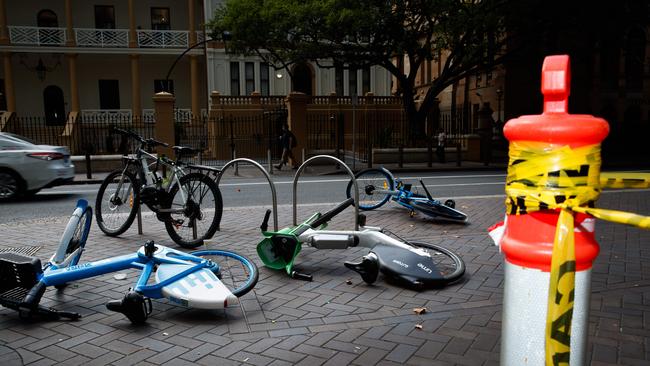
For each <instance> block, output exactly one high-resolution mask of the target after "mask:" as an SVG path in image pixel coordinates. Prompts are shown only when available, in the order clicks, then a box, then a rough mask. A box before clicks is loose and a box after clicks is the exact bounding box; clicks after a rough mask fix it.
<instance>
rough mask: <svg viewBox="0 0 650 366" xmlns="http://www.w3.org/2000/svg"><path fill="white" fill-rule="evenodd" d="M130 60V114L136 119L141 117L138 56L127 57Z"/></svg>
mask: <svg viewBox="0 0 650 366" xmlns="http://www.w3.org/2000/svg"><path fill="white" fill-rule="evenodd" d="M129 58H130V59H131V113H132V114H133V116H134V117H136V119H139V118H140V117H142V104H141V103H140V55H129Z"/></svg>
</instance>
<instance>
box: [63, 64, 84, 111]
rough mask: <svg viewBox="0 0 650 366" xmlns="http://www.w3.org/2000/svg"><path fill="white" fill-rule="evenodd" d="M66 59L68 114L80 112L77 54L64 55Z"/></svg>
mask: <svg viewBox="0 0 650 366" xmlns="http://www.w3.org/2000/svg"><path fill="white" fill-rule="evenodd" d="M65 56H66V58H67V59H68V74H69V75H70V112H80V111H81V108H80V107H79V84H78V83H77V54H76V53H66V55H65Z"/></svg>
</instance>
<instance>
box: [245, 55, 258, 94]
mask: <svg viewBox="0 0 650 366" xmlns="http://www.w3.org/2000/svg"><path fill="white" fill-rule="evenodd" d="M244 78H245V81H246V95H251V94H252V93H253V92H254V91H255V64H254V63H252V62H246V63H244Z"/></svg>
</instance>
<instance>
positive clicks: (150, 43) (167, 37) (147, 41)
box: [138, 30, 189, 48]
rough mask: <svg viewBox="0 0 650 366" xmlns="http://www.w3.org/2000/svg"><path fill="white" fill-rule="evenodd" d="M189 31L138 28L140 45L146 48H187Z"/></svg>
mask: <svg viewBox="0 0 650 366" xmlns="http://www.w3.org/2000/svg"><path fill="white" fill-rule="evenodd" d="M188 41H189V32H188V31H175V30H138V46H139V47H145V48H151V47H153V48H186V47H187V46H188Z"/></svg>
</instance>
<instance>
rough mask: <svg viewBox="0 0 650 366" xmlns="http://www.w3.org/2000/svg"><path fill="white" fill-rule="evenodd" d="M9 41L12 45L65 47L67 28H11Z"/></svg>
mask: <svg viewBox="0 0 650 366" xmlns="http://www.w3.org/2000/svg"><path fill="white" fill-rule="evenodd" d="M8 28H9V40H10V41H11V43H12V44H28V45H36V46H63V45H65V41H66V30H65V28H50V27H16V26H11V25H10V26H9V27H8Z"/></svg>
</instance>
